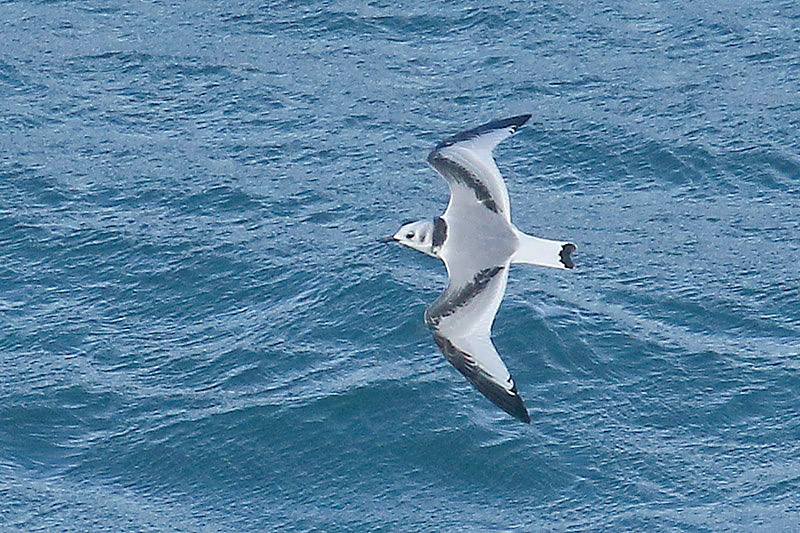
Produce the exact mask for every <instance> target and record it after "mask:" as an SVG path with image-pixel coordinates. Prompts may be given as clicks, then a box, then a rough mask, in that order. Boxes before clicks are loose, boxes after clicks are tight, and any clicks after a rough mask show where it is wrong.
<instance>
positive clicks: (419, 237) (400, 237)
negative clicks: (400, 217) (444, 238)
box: [390, 220, 436, 257]
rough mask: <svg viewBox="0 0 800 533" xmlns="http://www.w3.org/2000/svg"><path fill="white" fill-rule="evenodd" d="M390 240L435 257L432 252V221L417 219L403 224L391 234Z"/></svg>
mask: <svg viewBox="0 0 800 533" xmlns="http://www.w3.org/2000/svg"><path fill="white" fill-rule="evenodd" d="M390 240H392V241H397V242H399V243H400V244H403V245H405V246H408V247H409V248H413V249H414V250H419V251H420V252H422V253H424V254H428V255H430V256H432V257H436V256H435V255H434V253H433V221H432V220H418V221H416V222H408V223H406V224H403V225H402V226H401V227H400V229H399V230H397V233H395V234H394V235H392V237H391V239H390Z"/></svg>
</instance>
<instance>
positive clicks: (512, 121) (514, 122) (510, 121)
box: [428, 113, 532, 161]
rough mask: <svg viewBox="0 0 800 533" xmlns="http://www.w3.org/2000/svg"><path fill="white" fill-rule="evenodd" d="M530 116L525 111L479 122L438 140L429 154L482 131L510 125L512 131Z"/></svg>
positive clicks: (471, 137) (473, 136) (477, 134)
mask: <svg viewBox="0 0 800 533" xmlns="http://www.w3.org/2000/svg"><path fill="white" fill-rule="evenodd" d="M531 116H532V115H531V114H530V113H527V114H525V115H517V116H514V117H509V118H502V119H500V120H493V121H491V122H487V123H486V124H481V125H480V126H478V127H477V128H472V129H470V130H467V131H462V132H461V133H458V134H456V135H454V136H452V137H448V138H447V139H445V140H443V141H442V142H440V143H439V144H437V145H436V148H434V150H433V152H431V156H433V154H434V153H435V152H436V151H437V150H439V149H440V148H444V147H446V146H451V145H453V144H455V143H457V142H461V141H467V140H469V139H473V138H475V137H479V136H481V135H483V134H484V133H488V132H490V131H494V130H501V129H504V128H509V127H512V128H513V130H512V133H514V132H516V131H517V129H519V128H520V127H521V126H522V125H523V124H525V123H526V122H528V120H530V118H531ZM431 156H429V157H428V161H430V157H431Z"/></svg>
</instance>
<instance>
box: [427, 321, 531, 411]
mask: <svg viewBox="0 0 800 533" xmlns="http://www.w3.org/2000/svg"><path fill="white" fill-rule="evenodd" d="M433 340H434V341H436V345H437V346H439V349H440V350H441V351H442V353H443V354H444V356H445V358H446V359H447V360H448V361H449V362H450V364H452V365H453V366H454V367H456V369H457V370H458V371H459V372H461V373H462V374H463V375H464V377H465V378H467V380H469V382H470V383H472V384H473V385H474V386H475V388H476V389H478V390H479V391H480V392H481V394H483V395H484V396H486V397H487V398H489V399H490V400H491V401H492V403H494V404H495V405H496V406H498V407H499V408H500V409H502V410H503V411H505V412H506V413H508V414H510V415H511V416H513V417H514V418H517V419H519V420H521V421H523V422H525V423H526V424H530V423H531V417H530V415H529V414H528V410H527V409H525V404H524V403H522V398H521V397H520V395H519V393H518V392H517V387H516V386H515V385H513V383H514V382H513V381H512V382H511V383H512V386H511V389H506V388H505V387H503V386H502V385H500V384H499V383H497V382H496V381H494V380H493V379H492V378H491V376H489V375H488V374H487V373H486V372H485V371H484V370H483V369H482V368H481V367H480V366H478V364H477V363H476V362H475V358H474V357H473V356H471V355H470V354H468V353H466V352H463V351H462V350H459V349H458V348H457V347H456V346H455V345H454V344H453V343H452V342H450V340H449V339H448V338H447V337H445V336H443V335H439V334H438V333H436V332H434V333H433Z"/></svg>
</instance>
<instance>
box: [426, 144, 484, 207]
mask: <svg viewBox="0 0 800 533" xmlns="http://www.w3.org/2000/svg"><path fill="white" fill-rule="evenodd" d="M428 163H430V164H431V166H432V167H433V168H435V169H436V170H438V171H439V172H441V173H442V174H444V175H445V176H450V177H451V178H452V179H454V180H455V181H457V182H458V183H461V184H462V185H464V186H466V187H467V188H468V189H471V190H472V192H473V194H475V198H477V200H478V202H480V203H481V204H483V205H484V206H485V207H486V208H488V209H489V210H491V211H494V212H495V213H498V214H499V213H500V207H499V206H498V205H497V203H496V202H495V201H494V199H493V198H492V195H491V193H490V192H489V189H488V188H487V187H486V185H484V184H483V183H482V182H481V181H480V180H479V179H478V178H477V176H475V174H473V173H472V172H470V171H469V170H468V169H466V168H464V167H463V166H461V165H459V164H458V163H456V162H455V161H453V160H451V159H447V158H446V157H444V156H443V155H442V154H440V153H439V152H438V151H436V150H434V151H433V152H431V154H430V155H429V156H428Z"/></svg>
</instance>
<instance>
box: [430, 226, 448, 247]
mask: <svg viewBox="0 0 800 533" xmlns="http://www.w3.org/2000/svg"><path fill="white" fill-rule="evenodd" d="M446 238H447V222H445V221H444V219H443V218H442V217H436V218H434V219H433V242H432V251H433V252H434V253H435V252H438V251H439V249H440V248H441V247H442V245H443V244H444V241H445V239H446Z"/></svg>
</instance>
